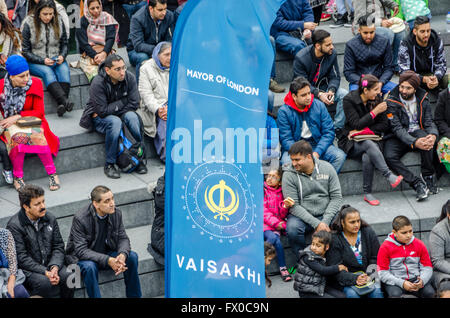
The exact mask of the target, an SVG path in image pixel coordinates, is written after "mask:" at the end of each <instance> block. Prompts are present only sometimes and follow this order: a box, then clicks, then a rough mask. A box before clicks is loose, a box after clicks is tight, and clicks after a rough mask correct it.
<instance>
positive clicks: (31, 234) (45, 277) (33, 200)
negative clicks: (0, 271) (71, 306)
mask: <svg viewBox="0 0 450 318" xmlns="http://www.w3.org/2000/svg"><path fill="white" fill-rule="evenodd" d="M19 201H20V206H21V209H20V211H19V212H18V213H17V214H15V215H14V216H13V217H12V218H11V219H10V220H9V222H8V225H7V226H6V228H7V229H8V230H9V231H10V232H11V233H12V235H13V237H14V241H15V243H16V252H17V261H18V266H19V268H20V269H22V270H23V272H24V273H25V276H26V281H25V287H26V288H27V290H28V291H29V293H30V295H32V296H33V295H38V296H41V297H44V298H47V297H49V298H50V297H51V298H54V297H60V296H61V297H63V298H71V297H73V287H69V286H70V282H69V277H70V275H71V272H70V271H68V270H67V268H66V267H65V264H64V259H65V254H64V241H63V239H62V237H61V233H60V231H59V227H58V223H57V221H56V218H55V217H54V216H53V215H52V214H51V213H48V212H47V210H46V207H45V199H44V189H42V188H41V187H39V186H36V185H32V184H27V185H26V186H24V187H23V188H22V189H21V190H20V192H19Z"/></svg>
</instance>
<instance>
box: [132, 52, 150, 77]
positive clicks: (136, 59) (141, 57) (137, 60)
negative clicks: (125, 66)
mask: <svg viewBox="0 0 450 318" xmlns="http://www.w3.org/2000/svg"><path fill="white" fill-rule="evenodd" d="M149 58H150V57H149V56H148V55H147V53H142V52H136V51H135V50H132V51H129V52H128V59H129V60H130V63H131V65H133V66H135V67H136V83H138V84H139V69H140V68H141V64H142V63H143V62H144V61H146V60H148V59H149Z"/></svg>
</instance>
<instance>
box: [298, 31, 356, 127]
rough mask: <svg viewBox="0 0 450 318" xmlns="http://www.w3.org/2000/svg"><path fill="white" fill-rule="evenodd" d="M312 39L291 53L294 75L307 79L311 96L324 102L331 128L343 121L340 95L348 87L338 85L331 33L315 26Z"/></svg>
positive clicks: (338, 74) (337, 66)
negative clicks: (310, 43)
mask: <svg viewBox="0 0 450 318" xmlns="http://www.w3.org/2000/svg"><path fill="white" fill-rule="evenodd" d="M312 42H313V44H312V45H309V46H307V47H305V48H304V49H302V50H300V52H298V53H297V55H296V56H295V59H294V77H298V76H302V77H305V78H306V79H307V80H308V81H309V82H310V83H311V91H312V93H313V94H314V97H315V98H317V99H319V100H321V101H322V102H323V103H324V104H325V106H326V107H327V109H328V112H329V113H330V115H331V117H332V118H333V119H334V128H335V129H342V128H343V127H344V124H345V114H344V108H343V99H344V96H345V95H347V94H348V91H347V90H345V89H343V88H339V85H340V83H341V75H340V73H339V65H338V61H337V54H336V51H335V50H334V46H333V41H332V39H331V35H330V33H329V32H327V31H325V30H316V31H315V32H314V34H313V36H312Z"/></svg>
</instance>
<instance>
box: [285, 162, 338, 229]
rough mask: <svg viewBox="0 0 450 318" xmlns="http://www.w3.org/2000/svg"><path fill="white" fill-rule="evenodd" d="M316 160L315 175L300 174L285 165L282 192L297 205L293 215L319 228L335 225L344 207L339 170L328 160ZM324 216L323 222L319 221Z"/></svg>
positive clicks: (290, 210)
mask: <svg viewBox="0 0 450 318" xmlns="http://www.w3.org/2000/svg"><path fill="white" fill-rule="evenodd" d="M313 160H314V170H313V173H312V174H311V176H309V175H307V174H305V173H302V172H298V171H297V170H295V168H294V167H293V165H292V164H288V165H284V166H283V171H284V173H283V181H282V189H283V196H284V197H285V198H287V197H290V198H292V199H293V200H294V202H295V204H294V206H292V207H291V208H290V209H289V213H291V214H292V215H295V216H296V217H298V218H299V219H301V220H302V221H303V222H305V223H307V224H309V225H311V226H312V227H313V228H316V227H317V226H318V225H319V223H321V222H323V223H325V224H327V225H329V224H330V223H331V221H332V220H333V218H334V216H335V215H336V213H337V212H338V211H339V209H340V208H341V205H342V193H341V185H340V183H339V178H338V176H337V173H336V170H335V169H334V168H333V166H332V165H331V164H330V163H328V162H327V161H323V160H319V159H316V158H315V157H314V156H313ZM319 217H322V220H319V219H318V218H319Z"/></svg>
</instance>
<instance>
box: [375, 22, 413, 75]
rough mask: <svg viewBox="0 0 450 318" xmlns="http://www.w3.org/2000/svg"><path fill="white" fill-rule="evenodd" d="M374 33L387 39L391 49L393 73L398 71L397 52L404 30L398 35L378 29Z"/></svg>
mask: <svg viewBox="0 0 450 318" xmlns="http://www.w3.org/2000/svg"><path fill="white" fill-rule="evenodd" d="M376 33H377V34H379V35H381V36H384V37H385V38H387V39H389V43H390V44H391V47H392V67H393V69H394V71H398V70H399V66H398V50H399V48H400V43H401V42H402V40H403V39H404V38H405V36H406V32H405V30H403V31H402V32H399V33H394V32H393V31H392V30H391V29H388V28H383V27H378V28H377V30H376Z"/></svg>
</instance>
